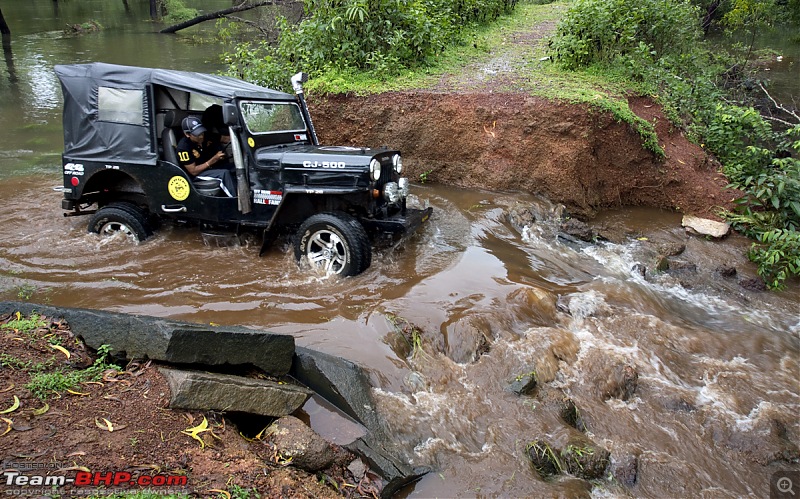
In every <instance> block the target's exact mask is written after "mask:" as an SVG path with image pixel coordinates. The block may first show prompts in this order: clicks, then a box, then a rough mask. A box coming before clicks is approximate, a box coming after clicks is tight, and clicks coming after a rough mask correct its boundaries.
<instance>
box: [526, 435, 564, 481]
mask: <svg viewBox="0 0 800 499" xmlns="http://www.w3.org/2000/svg"><path fill="white" fill-rule="evenodd" d="M525 453H526V455H527V456H528V459H530V461H531V464H532V465H533V469H534V470H536V473H538V474H539V476H540V477H542V479H544V480H547V479H548V478H551V477H553V476H555V475H558V474H560V473H563V472H564V465H563V464H562V463H561V458H560V457H559V454H558V452H557V451H555V450H554V449H553V446H552V445H550V444H549V443H548V442H546V441H544V440H534V441H533V442H531V443H529V444H528V446H527V448H526V450H525Z"/></svg>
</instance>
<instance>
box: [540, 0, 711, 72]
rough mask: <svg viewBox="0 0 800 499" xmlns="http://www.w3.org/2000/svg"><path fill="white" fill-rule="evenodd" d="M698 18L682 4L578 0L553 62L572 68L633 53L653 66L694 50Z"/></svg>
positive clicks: (562, 26)
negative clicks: (671, 56)
mask: <svg viewBox="0 0 800 499" xmlns="http://www.w3.org/2000/svg"><path fill="white" fill-rule="evenodd" d="M698 18H699V14H698V11H697V8H696V7H694V6H692V5H691V4H690V3H688V2H685V1H682V0H638V1H636V2H633V1H630V0H577V1H576V2H575V3H574V4H573V5H572V7H570V9H569V10H568V11H567V13H566V14H565V15H564V17H563V18H562V19H561V21H560V22H559V23H558V26H557V27H556V36H555V38H554V39H553V42H552V45H551V48H552V50H553V57H554V59H555V60H557V61H558V62H560V63H561V64H563V65H564V66H566V67H567V68H570V69H576V68H580V67H585V66H589V65H591V64H596V63H599V64H609V63H611V62H613V61H614V60H616V59H617V58H619V57H624V56H628V55H633V54H636V55H637V56H638V58H642V57H644V58H646V59H648V60H649V62H650V64H653V63H654V62H655V61H657V60H658V59H660V58H663V57H664V56H667V55H672V54H683V53H689V52H692V51H693V50H694V48H695V45H696V43H697V41H698V40H699V39H700V29H699V23H698Z"/></svg>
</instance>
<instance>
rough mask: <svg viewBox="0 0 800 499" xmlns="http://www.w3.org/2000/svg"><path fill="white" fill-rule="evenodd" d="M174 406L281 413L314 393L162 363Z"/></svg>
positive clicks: (170, 402) (292, 409)
mask: <svg viewBox="0 0 800 499" xmlns="http://www.w3.org/2000/svg"><path fill="white" fill-rule="evenodd" d="M159 372H161V374H163V375H164V378H166V380H167V385H168V386H169V391H170V401H169V406H170V408H172V409H191V410H200V411H235V412H246V413H248V414H258V415H261V416H273V417H282V416H286V415H289V414H291V413H293V412H294V411H296V410H297V409H299V408H300V407H302V405H303V404H304V403H305V402H306V400H308V398H309V397H310V396H311V393H312V392H311V390H308V389H306V388H303V387H300V386H295V385H289V384H280V383H277V382H275V381H270V380H263V379H253V378H245V377H243V376H234V375H230V374H218V373H208V372H200V371H185V370H179V369H171V368H165V367H161V368H159Z"/></svg>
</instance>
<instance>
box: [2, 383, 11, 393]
mask: <svg viewBox="0 0 800 499" xmlns="http://www.w3.org/2000/svg"><path fill="white" fill-rule="evenodd" d="M13 389H14V383H11V384H10V385H9V386H8V388H3V389H2V390H0V393H6V392H10V391H11V390H13Z"/></svg>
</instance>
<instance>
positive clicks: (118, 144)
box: [55, 62, 294, 164]
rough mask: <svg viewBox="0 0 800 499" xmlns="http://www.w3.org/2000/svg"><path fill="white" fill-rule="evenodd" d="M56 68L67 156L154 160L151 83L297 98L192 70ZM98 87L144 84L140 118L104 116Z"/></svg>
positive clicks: (224, 95) (230, 94)
mask: <svg viewBox="0 0 800 499" xmlns="http://www.w3.org/2000/svg"><path fill="white" fill-rule="evenodd" d="M55 72H56V75H57V76H58V78H59V80H60V81H61V88H62V91H63V93H64V113H63V120H64V157H65V159H69V160H70V161H75V160H85V161H91V160H95V161H120V162H133V163H146V164H156V162H157V160H158V147H157V144H156V138H155V137H156V130H155V124H154V123H151V120H152V118H153V117H152V116H151V113H150V112H149V109H150V107H151V106H152V103H150V102H149V99H150V95H148V92H146V91H145V90H146V89H147V87H148V86H151V85H162V86H165V87H169V88H173V89H177V90H181V91H185V92H194V93H201V94H205V95H209V96H212V97H217V98H220V99H222V100H231V99H235V98H243V99H256V98H257V99H270V100H282V101H285V100H291V101H293V100H294V96H293V95H291V94H287V93H285V92H279V91H276V90H271V89H269V88H265V87H260V86H258V85H254V84H252V83H248V82H246V81H242V80H238V79H236V78H231V77H228V76H219V75H210V74H205V73H196V72H191V71H177V70H173V69H157V68H141V67H135V66H121V65H117V64H107V63H99V62H95V63H88V64H70V65H57V66H56V67H55ZM99 87H106V88H112V89H121V90H143V91H144V92H143V102H142V110H143V114H142V117H141V122H140V123H137V124H131V123H120V122H116V121H114V120H101V119H100V117H99V116H98V109H97V102H98V88H99Z"/></svg>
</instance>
